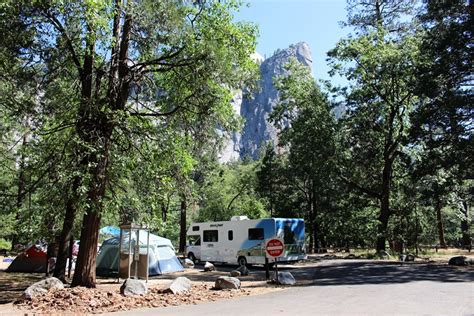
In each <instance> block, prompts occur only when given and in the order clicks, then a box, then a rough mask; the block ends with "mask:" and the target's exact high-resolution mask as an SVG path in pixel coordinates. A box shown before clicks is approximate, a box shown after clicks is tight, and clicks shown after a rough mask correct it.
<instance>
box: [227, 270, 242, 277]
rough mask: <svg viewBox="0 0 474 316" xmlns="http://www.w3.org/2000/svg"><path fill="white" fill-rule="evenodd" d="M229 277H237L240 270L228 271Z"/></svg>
mask: <svg viewBox="0 0 474 316" xmlns="http://www.w3.org/2000/svg"><path fill="white" fill-rule="evenodd" d="M229 274H230V276H231V277H239V276H240V271H237V270H234V271H230V272H229Z"/></svg>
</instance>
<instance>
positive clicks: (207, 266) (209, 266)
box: [204, 261, 216, 272]
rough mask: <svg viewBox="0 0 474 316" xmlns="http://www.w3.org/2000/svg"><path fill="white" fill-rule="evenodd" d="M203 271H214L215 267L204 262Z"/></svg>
mask: <svg viewBox="0 0 474 316" xmlns="http://www.w3.org/2000/svg"><path fill="white" fill-rule="evenodd" d="M204 271H206V272H207V271H216V267H215V266H214V265H213V264H212V263H210V262H208V261H206V263H205V264H204Z"/></svg>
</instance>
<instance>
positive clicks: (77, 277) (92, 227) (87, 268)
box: [71, 210, 100, 287]
mask: <svg viewBox="0 0 474 316" xmlns="http://www.w3.org/2000/svg"><path fill="white" fill-rule="evenodd" d="M99 228H100V216H99V214H98V213H97V212H96V211H92V210H91V211H90V212H87V213H86V214H85V215H84V219H83V224H82V230H81V239H80V247H79V254H78V256H77V262H76V270H75V271H74V277H73V280H72V284H71V286H85V287H95V277H96V275H95V268H96V259H97V245H98V242H99Z"/></svg>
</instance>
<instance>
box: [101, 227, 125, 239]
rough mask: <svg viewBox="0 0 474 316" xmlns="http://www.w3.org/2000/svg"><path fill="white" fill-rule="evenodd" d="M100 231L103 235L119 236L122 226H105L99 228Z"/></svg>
mask: <svg viewBox="0 0 474 316" xmlns="http://www.w3.org/2000/svg"><path fill="white" fill-rule="evenodd" d="M99 233H100V234H101V235H109V236H114V237H118V236H120V228H118V227H115V226H105V227H102V228H101V229H100V230H99Z"/></svg>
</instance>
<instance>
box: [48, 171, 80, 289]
mask: <svg viewBox="0 0 474 316" xmlns="http://www.w3.org/2000/svg"><path fill="white" fill-rule="evenodd" d="M80 183H81V180H80V178H79V177H78V176H76V177H75V178H74V180H73V183H72V186H71V190H70V192H69V194H68V197H67V200H66V213H65V214H64V222H63V229H62V231H61V235H60V237H59V248H58V257H57V260H56V266H55V268H54V274H53V275H54V277H56V278H58V279H60V280H61V281H63V282H64V281H65V280H66V264H67V258H68V255H69V244H70V240H71V238H72V230H73V228H74V221H75V219H76V214H77V191H78V189H79V186H80Z"/></svg>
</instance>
